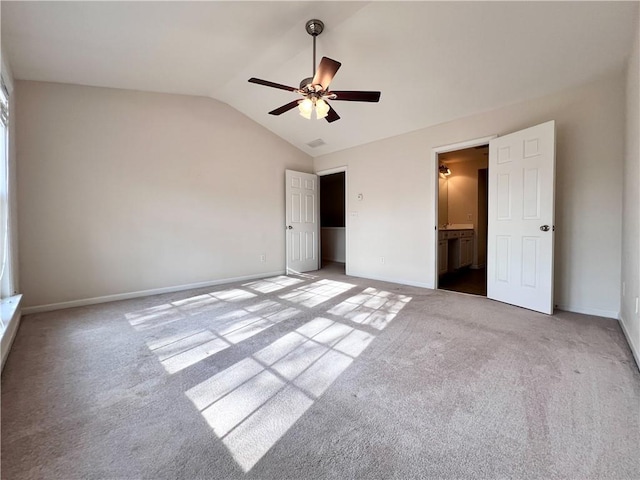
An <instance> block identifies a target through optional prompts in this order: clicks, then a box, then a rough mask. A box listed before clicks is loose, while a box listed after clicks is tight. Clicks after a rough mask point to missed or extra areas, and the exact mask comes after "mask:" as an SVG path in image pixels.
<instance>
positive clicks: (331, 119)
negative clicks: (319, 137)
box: [324, 103, 340, 123]
mask: <svg viewBox="0 0 640 480" xmlns="http://www.w3.org/2000/svg"><path fill="white" fill-rule="evenodd" d="M327 105H329V104H328V103H327ZM324 119H325V120H326V121H327V122H329V123H331V122H335V121H336V120H340V115H338V114H337V112H336V111H335V110H334V109H333V107H332V106H331V105H329V113H327V116H326V117H324Z"/></svg>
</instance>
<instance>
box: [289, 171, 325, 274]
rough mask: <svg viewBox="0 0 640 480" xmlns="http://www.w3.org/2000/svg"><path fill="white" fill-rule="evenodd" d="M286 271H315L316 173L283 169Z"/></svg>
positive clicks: (316, 247)
mask: <svg viewBox="0 0 640 480" xmlns="http://www.w3.org/2000/svg"><path fill="white" fill-rule="evenodd" d="M285 185H286V187H285V194H286V217H285V218H286V221H287V224H286V226H285V228H286V229H287V234H286V244H287V247H286V248H287V273H296V272H297V273H301V272H308V271H311V270H318V268H319V267H320V266H319V263H318V258H319V255H318V236H319V220H318V216H319V202H318V200H319V198H318V176H317V175H313V174H311V173H302V172H295V171H293V170H286V172H285Z"/></svg>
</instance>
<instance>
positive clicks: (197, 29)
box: [0, 1, 638, 156]
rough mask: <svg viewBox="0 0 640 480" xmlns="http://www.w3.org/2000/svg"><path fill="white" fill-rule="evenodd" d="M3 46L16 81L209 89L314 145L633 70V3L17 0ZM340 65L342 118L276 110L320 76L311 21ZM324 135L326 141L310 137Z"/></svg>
mask: <svg viewBox="0 0 640 480" xmlns="http://www.w3.org/2000/svg"><path fill="white" fill-rule="evenodd" d="M0 8H1V16H2V45H3V51H4V52H5V53H6V54H7V56H8V59H9V63H10V66H11V68H12V70H13V73H14V76H15V77H16V78H17V79H28V80H40V81H50V82H63V83H73V84H80V85H92V86H101V87H112V88H125V89H134V90H144V91H152V92H166V93H177V94H185V95H202V96H208V97H212V98H215V99H218V100H220V101H222V102H225V103H227V104H229V105H231V106H232V107H234V108H236V109H237V110H239V111H241V112H243V113H244V114H245V115H247V116H248V117H250V118H252V119H253V120H255V121H256V122H258V123H260V124H262V125H263V126H265V127H266V128H268V129H269V130H271V131H273V132H274V133H276V134H277V135H279V136H280V137H282V138H283V139H285V140H287V141H288V142H290V143H292V144H293V145H295V146H296V147H298V148H300V149H301V150H303V151H305V152H307V153H309V154H310V155H312V156H317V155H321V154H325V153H329V152H333V151H338V150H342V149H345V148H349V147H352V146H356V145H359V144H363V143H367V142H371V141H374V140H377V139H380V138H385V137H389V136H393V135H398V134H402V133H405V132H408V131H413V130H417V129H419V128H423V127H426V126H429V125H434V124H438V123H442V122H446V121H449V120H453V119H455V118H460V117H464V116H467V115H470V114H473V113H477V112H481V111H486V110H490V109H493V108H496V107H499V106H502V105H506V104H511V103H515V102H519V101H523V100H527V99H532V98H536V97H539V96H542V95H546V94H550V93H554V92H557V91H561V90H563V89H566V88H571V87H573V86H576V85H579V84H582V83H585V82H588V81H590V80H592V79H594V78H597V77H598V76H601V75H605V74H607V73H609V72H612V71H615V70H621V69H622V68H624V64H625V61H626V58H627V56H628V54H629V51H630V48H631V44H632V38H633V33H634V29H635V28H636V25H635V22H636V21H637V20H636V19H637V17H638V14H637V12H638V3H637V2H325V1H322V2H7V1H4V2H2V3H1V7H0ZM312 18H318V19H321V20H322V21H324V23H325V30H324V32H323V33H322V34H321V35H320V36H319V37H318V39H317V49H318V60H319V58H320V57H322V56H327V57H331V58H333V59H336V60H338V61H340V62H342V67H341V69H340V71H339V72H338V74H337V75H336V77H335V78H334V81H333V83H332V85H331V87H332V88H333V89H335V90H380V91H382V97H381V100H380V103H378V104H375V103H371V104H369V103H354V102H337V101H336V102H334V103H333V107H334V108H335V109H336V110H337V111H338V113H339V114H340V116H341V117H342V118H341V120H339V121H337V122H334V123H331V124H329V123H327V122H325V121H324V120H315V119H312V120H305V119H303V118H302V117H300V116H299V115H297V111H296V110H291V111H290V112H288V113H285V114H283V115H281V116H279V117H275V116H271V115H268V114H267V112H268V111H270V110H272V109H274V108H276V107H278V106H280V105H283V104H285V103H288V102H290V101H292V100H294V99H295V98H296V94H294V93H291V92H287V91H284V90H276V89H271V88H266V87H263V86H259V85H254V84H249V83H248V82H247V80H248V79H249V78H250V77H254V76H255V77H258V78H262V79H266V80H270V81H273V82H277V83H281V84H286V85H291V86H293V87H298V84H299V83H300V80H302V79H303V78H305V77H309V76H311V74H312V38H311V37H310V36H309V35H308V34H307V33H306V31H305V28H304V26H305V22H306V21H307V20H309V19H312ZM319 138H321V139H322V140H324V142H325V144H324V145H322V146H319V147H316V148H312V147H309V146H308V145H307V143H308V142H311V141H313V140H316V139H319Z"/></svg>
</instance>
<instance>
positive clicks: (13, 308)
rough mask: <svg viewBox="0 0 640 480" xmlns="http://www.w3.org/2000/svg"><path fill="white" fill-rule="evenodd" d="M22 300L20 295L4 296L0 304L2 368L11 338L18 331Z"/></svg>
mask: <svg viewBox="0 0 640 480" xmlns="http://www.w3.org/2000/svg"><path fill="white" fill-rule="evenodd" d="M21 302H22V295H15V296H13V297H10V298H5V299H4V300H3V301H2V305H1V306H0V308H1V310H2V324H3V325H4V326H5V328H4V330H3V331H2V334H1V335H0V336H1V338H2V340H1V342H0V351H1V352H2V353H1V356H2V366H1V367H0V368H2V369H4V362H6V361H7V357H8V356H9V350H11V345H12V344H13V340H14V339H15V338H16V333H18V327H19V326H20V318H21V315H20V314H21V312H20V303H21Z"/></svg>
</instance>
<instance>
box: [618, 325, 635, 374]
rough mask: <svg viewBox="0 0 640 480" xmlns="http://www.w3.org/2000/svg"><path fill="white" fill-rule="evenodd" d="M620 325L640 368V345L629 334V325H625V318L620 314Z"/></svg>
mask: <svg viewBox="0 0 640 480" xmlns="http://www.w3.org/2000/svg"><path fill="white" fill-rule="evenodd" d="M619 321H620V326H621V327H622V332H623V333H624V336H625V337H626V339H627V343H628V344H629V348H630V349H631V353H632V354H633V358H634V359H635V361H636V367H638V370H640V345H638V344H637V343H636V342H635V341H634V339H633V338H632V337H631V335H630V334H629V330H627V326H626V325H625V322H624V318H623V317H622V315H620V320H619Z"/></svg>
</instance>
